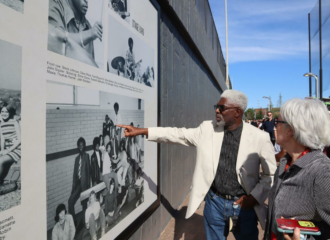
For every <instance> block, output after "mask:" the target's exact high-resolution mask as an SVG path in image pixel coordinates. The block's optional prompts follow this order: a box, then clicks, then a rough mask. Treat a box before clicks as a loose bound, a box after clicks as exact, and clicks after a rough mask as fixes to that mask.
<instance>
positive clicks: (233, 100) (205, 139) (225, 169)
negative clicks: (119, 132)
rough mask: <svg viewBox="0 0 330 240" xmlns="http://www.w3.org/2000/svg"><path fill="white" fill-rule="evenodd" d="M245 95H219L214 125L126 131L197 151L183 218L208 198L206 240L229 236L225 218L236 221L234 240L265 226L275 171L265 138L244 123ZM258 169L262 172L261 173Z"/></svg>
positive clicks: (250, 236) (254, 234)
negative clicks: (266, 206) (266, 203)
mask: <svg viewBox="0 0 330 240" xmlns="http://www.w3.org/2000/svg"><path fill="white" fill-rule="evenodd" d="M246 107H247V97H246V96H245V94H244V93H242V92H239V91H236V90H226V91H224V92H223V94H222V96H221V99H220V101H219V102H218V104H217V105H215V113H216V121H204V122H203V123H202V124H201V125H200V126H199V127H197V128H193V129H186V128H144V129H140V128H135V127H132V126H124V125H120V127H123V128H125V136H128V137H133V136H136V135H139V134H142V135H146V136H147V137H148V140H149V141H155V142H170V143H176V144H181V145H185V146H194V147H196V148H197V159H196V167H195V172H194V176H193V182H192V190H191V195H190V199H189V205H188V209H187V214H186V218H189V217H190V216H191V215H193V213H194V212H195V211H196V209H197V208H198V206H199V205H200V203H201V202H202V201H203V200H204V198H205V197H206V203H205V208H204V225H205V232H206V237H207V239H210V240H214V239H221V240H224V239H226V238H227V235H228V231H229V219H230V218H235V217H238V220H237V221H234V222H237V223H238V226H239V227H238V228H237V227H236V228H235V231H233V234H234V236H235V238H236V239H238V240H240V239H242V240H249V239H253V240H254V239H255V240H257V239H258V228H257V219H259V221H260V224H261V227H262V228H264V227H265V218H266V209H265V206H264V201H265V200H266V198H267V195H268V191H269V189H270V187H271V184H272V180H273V174H274V172H275V169H276V161H275V158H274V147H273V145H272V143H271V142H270V139H269V135H268V134H267V133H265V132H263V131H259V130H258V129H257V128H255V127H253V126H251V125H250V124H246V123H244V122H243V121H242V117H243V113H244V111H245V109H246ZM260 165H261V169H262V171H261V172H260V171H259V170H260Z"/></svg>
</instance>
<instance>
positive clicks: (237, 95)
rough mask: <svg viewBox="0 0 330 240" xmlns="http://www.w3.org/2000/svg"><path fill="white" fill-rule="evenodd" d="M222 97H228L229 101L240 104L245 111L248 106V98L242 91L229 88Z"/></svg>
mask: <svg viewBox="0 0 330 240" xmlns="http://www.w3.org/2000/svg"><path fill="white" fill-rule="evenodd" d="M221 98H226V99H227V101H228V102H229V103H231V104H233V105H236V106H238V107H239V108H241V109H242V110H243V111H245V109H246V107H247V103H248V98H247V96H246V95H245V94H244V93H242V92H240V91H237V90H232V89H227V90H225V91H224V92H223V93H222V94H221Z"/></svg>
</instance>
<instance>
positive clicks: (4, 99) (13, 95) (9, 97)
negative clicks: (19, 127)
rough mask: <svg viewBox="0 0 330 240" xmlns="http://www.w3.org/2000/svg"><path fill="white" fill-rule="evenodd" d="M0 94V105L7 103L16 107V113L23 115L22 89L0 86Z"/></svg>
mask: <svg viewBox="0 0 330 240" xmlns="http://www.w3.org/2000/svg"><path fill="white" fill-rule="evenodd" d="M0 96H1V97H0V107H2V106H3V104H4V103H7V104H9V105H10V106H12V107H14V108H15V110H16V115H18V116H19V115H21V91H18V90H11V89H4V88H0Z"/></svg>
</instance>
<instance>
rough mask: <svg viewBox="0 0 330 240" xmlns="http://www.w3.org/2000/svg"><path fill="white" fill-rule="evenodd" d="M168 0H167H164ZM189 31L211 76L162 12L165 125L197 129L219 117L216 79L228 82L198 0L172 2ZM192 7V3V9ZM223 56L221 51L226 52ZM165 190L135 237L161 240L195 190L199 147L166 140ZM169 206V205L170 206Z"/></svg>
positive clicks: (162, 178) (162, 181)
mask: <svg viewBox="0 0 330 240" xmlns="http://www.w3.org/2000/svg"><path fill="white" fill-rule="evenodd" d="M164 1H167V0H164ZM170 4H171V5H172V6H173V8H174V9H175V11H176V12H177V13H178V15H179V16H180V19H182V22H183V23H184V24H185V26H188V27H187V29H188V30H189V32H190V33H191V34H192V36H194V38H195V39H196V43H197V45H198V46H201V48H200V50H201V51H202V52H203V54H204V56H205V59H204V60H205V61H206V62H209V63H210V65H209V68H211V69H212V71H214V72H213V76H216V77H217V79H213V78H212V77H211V75H212V74H210V72H208V71H207V70H206V68H205V66H203V65H202V63H201V60H200V59H198V58H197V57H196V54H195V53H194V52H193V51H192V49H191V48H190V46H188V45H187V43H186V42H185V40H184V38H183V37H182V35H181V32H178V30H177V28H176V23H175V22H172V20H173V19H172V18H171V19H170V18H169V16H167V15H166V14H164V12H163V14H162V17H161V26H160V38H161V49H160V54H161V69H160V72H161V85H160V88H161V96H160V99H161V119H160V120H161V126H173V127H174V126H175V127H186V128H193V127H197V126H198V125H199V124H200V123H201V122H202V121H204V120H209V119H214V110H213V105H214V104H216V103H217V101H218V100H219V99H220V94H221V90H220V89H219V87H218V84H215V81H218V82H219V83H220V86H223V85H224V84H225V83H224V74H225V72H224V69H223V68H220V67H219V65H218V64H213V63H214V61H216V62H217V60H215V59H214V58H215V57H214V54H213V53H212V51H211V50H210V49H208V48H209V47H210V46H209V43H208V42H206V41H209V40H208V39H202V38H203V37H202V36H203V35H204V34H203V31H204V28H202V26H201V24H202V23H201V22H202V21H200V20H198V18H199V17H200V16H199V14H198V12H197V10H196V9H195V10H194V9H193V8H195V0H184V1H183V0H173V1H170ZM187 6H189V7H187ZM221 55H222V53H221ZM160 151H161V152H160V191H161V195H162V197H163V200H162V204H161V206H160V207H159V208H158V209H157V210H156V211H155V212H154V213H153V215H152V216H151V217H150V218H149V219H147V220H146V221H145V222H144V223H143V225H142V226H141V227H140V228H139V229H138V230H137V231H136V232H135V233H134V234H133V236H132V237H131V239H138V240H149V239H157V238H158V237H159V236H160V234H161V232H162V231H163V230H164V228H165V227H166V225H167V224H168V222H169V221H170V219H171V218H172V215H173V214H174V212H175V209H177V208H178V207H179V206H180V205H181V203H182V202H183V201H184V199H185V198H186V197H187V195H188V194H189V192H190V186H191V181H192V175H193V171H194V167H195V156H196V152H195V149H194V148H188V147H183V146H176V145H170V144H162V145H161V148H160ZM165 206H166V207H165Z"/></svg>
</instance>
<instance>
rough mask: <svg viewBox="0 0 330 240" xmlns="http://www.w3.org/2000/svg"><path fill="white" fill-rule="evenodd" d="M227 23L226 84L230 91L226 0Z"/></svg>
mask: <svg viewBox="0 0 330 240" xmlns="http://www.w3.org/2000/svg"><path fill="white" fill-rule="evenodd" d="M225 22H226V84H227V87H228V89H229V85H230V84H229V76H228V75H229V66H228V65H229V62H228V22H227V0H225Z"/></svg>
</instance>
